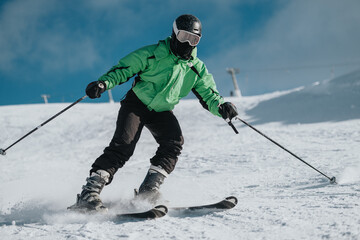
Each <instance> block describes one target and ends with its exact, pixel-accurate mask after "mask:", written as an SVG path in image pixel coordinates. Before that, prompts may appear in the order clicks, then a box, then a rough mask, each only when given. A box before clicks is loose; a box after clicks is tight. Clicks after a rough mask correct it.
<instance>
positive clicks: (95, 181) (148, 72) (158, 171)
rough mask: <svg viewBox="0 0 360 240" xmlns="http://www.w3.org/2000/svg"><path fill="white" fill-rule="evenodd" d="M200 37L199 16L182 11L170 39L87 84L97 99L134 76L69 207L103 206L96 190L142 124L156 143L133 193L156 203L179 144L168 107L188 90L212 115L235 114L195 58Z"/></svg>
mask: <svg viewBox="0 0 360 240" xmlns="http://www.w3.org/2000/svg"><path fill="white" fill-rule="evenodd" d="M201 36H202V35H201V22H200V20H199V19H198V18H197V17H195V16H193V15H189V14H185V15H181V16H179V17H178V18H176V20H175V21H174V23H173V27H172V35H171V37H168V38H166V39H165V40H160V41H159V42H158V44H154V45H150V46H146V47H143V48H140V49H138V50H136V51H134V52H132V53H130V54H129V55H127V56H125V57H124V58H122V59H120V61H119V63H118V64H117V65H115V66H114V67H112V68H111V69H110V70H109V71H108V72H107V73H106V74H104V75H102V76H101V77H100V78H99V79H98V81H95V82H91V83H90V84H89V85H88V86H87V87H86V94H87V96H89V97H90V98H99V97H100V96H101V94H102V93H103V92H104V91H105V90H107V89H111V88H113V87H115V86H116V85H119V84H122V83H124V82H126V81H128V80H129V79H130V78H132V77H133V76H135V75H137V76H136V78H135V81H134V84H133V86H132V89H131V90H130V91H129V92H128V93H127V95H126V97H125V99H124V100H122V101H121V108H120V111H119V115H118V119H117V123H116V130H115V133H114V136H113V138H112V140H111V142H110V144H109V146H108V147H106V148H105V149H104V152H103V154H102V155H101V156H99V157H98V158H97V159H96V160H95V162H94V163H93V165H92V168H91V170H90V177H88V178H87V179H86V184H85V185H84V186H83V187H82V192H81V193H80V194H78V195H77V201H76V203H75V204H74V205H73V206H72V207H70V209H74V208H75V209H82V210H96V211H102V210H107V208H106V207H105V206H104V205H103V203H102V201H101V199H100V192H101V191H102V189H103V187H104V186H105V185H108V184H110V183H111V181H112V179H113V177H114V175H115V173H116V172H117V170H118V169H119V168H121V167H123V166H124V164H125V163H126V162H127V161H128V160H129V158H130V157H131V156H132V154H133V152H134V149H135V146H136V143H137V141H138V140H139V137H140V134H141V131H142V129H143V127H144V126H145V127H146V128H148V129H149V130H150V132H151V134H152V135H153V136H154V138H155V140H156V142H157V143H158V144H159V146H158V149H157V151H156V154H155V156H154V157H153V158H151V159H150V162H151V165H150V168H149V170H148V172H147V175H146V177H145V179H144V181H143V182H142V184H141V185H140V188H139V189H138V191H137V195H138V196H139V197H142V198H144V199H147V200H149V201H151V202H155V201H156V200H157V199H158V198H159V196H160V192H159V188H160V185H161V184H162V183H163V182H164V179H165V178H166V177H167V176H168V175H169V174H170V173H171V172H172V171H173V170H174V168H175V165H176V162H177V160H178V156H179V155H180V152H181V150H182V145H183V143H184V138H183V136H182V132H181V129H180V126H179V123H178V121H177V119H176V117H175V115H174V114H173V112H172V109H173V108H174V106H175V105H176V104H177V103H178V102H179V100H180V99H181V98H183V97H185V96H186V95H188V93H189V92H190V91H192V92H193V93H194V94H195V95H196V97H197V98H198V99H199V101H200V103H201V104H202V106H203V107H204V108H205V109H207V110H208V111H210V112H211V113H212V114H214V115H216V116H219V117H222V118H224V119H227V120H231V119H232V118H233V117H235V116H236V115H237V110H236V107H235V106H234V105H233V104H232V103H230V102H224V99H223V98H222V97H221V96H220V95H219V92H218V91H217V89H216V85H215V82H214V79H213V77H212V75H211V74H209V73H208V71H207V69H206V66H205V65H204V63H203V62H202V61H201V60H199V59H198V58H197V56H196V52H197V49H196V46H197V45H198V43H199V41H200V39H201Z"/></svg>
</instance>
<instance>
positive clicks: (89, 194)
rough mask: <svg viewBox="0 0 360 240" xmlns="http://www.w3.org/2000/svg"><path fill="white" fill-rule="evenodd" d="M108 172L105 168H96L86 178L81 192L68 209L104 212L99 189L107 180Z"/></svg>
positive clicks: (104, 208)
mask: <svg viewBox="0 0 360 240" xmlns="http://www.w3.org/2000/svg"><path fill="white" fill-rule="evenodd" d="M109 178H110V174H109V173H108V172H106V171H105V170H97V171H96V172H93V173H91V176H90V177H88V178H86V184H85V185H84V186H82V189H83V190H82V192H81V193H80V194H78V195H77V200H76V203H75V204H74V205H72V206H70V207H68V209H70V210H75V211H80V212H92V211H96V212H106V211H107V210H108V209H107V207H105V206H104V205H103V203H102V201H101V199H100V193H101V190H102V189H103V188H104V186H105V184H106V183H108V182H109Z"/></svg>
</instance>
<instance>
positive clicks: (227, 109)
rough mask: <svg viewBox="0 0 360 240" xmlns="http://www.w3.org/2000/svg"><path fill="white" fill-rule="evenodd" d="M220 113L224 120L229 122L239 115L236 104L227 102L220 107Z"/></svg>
mask: <svg viewBox="0 0 360 240" xmlns="http://www.w3.org/2000/svg"><path fill="white" fill-rule="evenodd" d="M219 113H220V114H221V116H222V118H223V119H225V120H227V119H229V120H231V119H232V118H234V117H236V116H237V115H238V112H237V109H236V107H235V105H234V104H232V103H231V102H225V103H223V104H221V105H220V107H219Z"/></svg>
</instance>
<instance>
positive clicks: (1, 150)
mask: <svg viewBox="0 0 360 240" xmlns="http://www.w3.org/2000/svg"><path fill="white" fill-rule="evenodd" d="M86 97H87V95H85V96H83V97H82V98H79V99H78V100H76V101H75V102H73V103H72V104H70V105H69V106H67V107H66V108H64V109H63V110H61V111H60V112H58V113H57V114H55V115H54V116H52V117H51V118H49V119H48V120H46V121H45V122H43V123H42V124H40V125H39V126H38V127H36V128H34V129H33V130H31V131H30V132H28V133H27V134H25V135H24V136H23V137H21V138H19V139H18V140H17V141H16V142H14V143H13V144H11V145H10V146H9V147H7V148H5V149H0V154H1V155H6V151H7V150H8V149H9V148H11V147H13V146H14V145H15V144H17V143H18V142H20V141H21V140H23V139H24V138H26V137H27V136H29V135H30V134H32V133H33V132H35V131H36V130H38V129H39V128H41V127H42V126H44V125H45V124H47V123H48V122H50V121H51V120H53V119H54V118H56V117H57V116H59V115H60V114H62V113H63V112H65V111H66V110H68V109H69V108H71V107H73V106H74V105H75V104H77V103H79V102H81V101H82V100H84V99H85V98H86Z"/></svg>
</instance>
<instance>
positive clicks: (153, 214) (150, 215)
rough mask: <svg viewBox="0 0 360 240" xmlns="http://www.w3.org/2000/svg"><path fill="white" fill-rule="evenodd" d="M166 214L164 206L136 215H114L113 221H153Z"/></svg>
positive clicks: (166, 209) (166, 210)
mask: <svg viewBox="0 0 360 240" xmlns="http://www.w3.org/2000/svg"><path fill="white" fill-rule="evenodd" d="M167 212H168V208H167V207H166V206H164V205H158V206H156V207H154V208H152V209H150V210H148V211H145V212H137V213H122V214H116V215H115V220H122V219H129V218H133V219H155V218H161V217H163V216H165V215H166V214H167Z"/></svg>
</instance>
